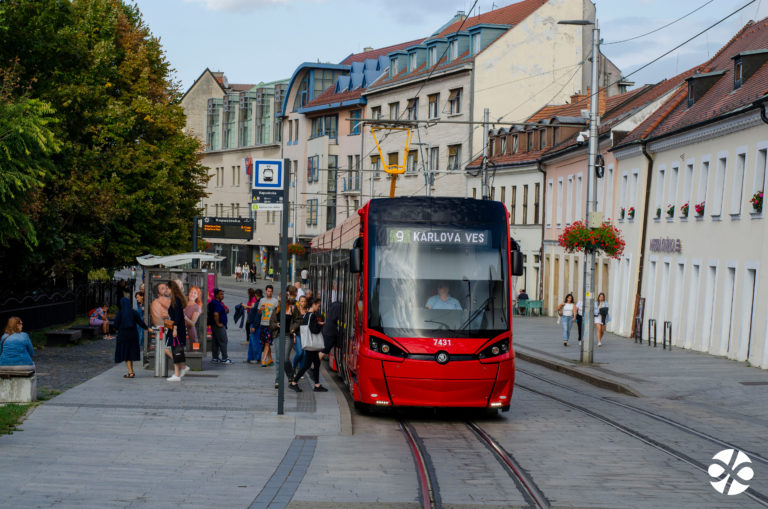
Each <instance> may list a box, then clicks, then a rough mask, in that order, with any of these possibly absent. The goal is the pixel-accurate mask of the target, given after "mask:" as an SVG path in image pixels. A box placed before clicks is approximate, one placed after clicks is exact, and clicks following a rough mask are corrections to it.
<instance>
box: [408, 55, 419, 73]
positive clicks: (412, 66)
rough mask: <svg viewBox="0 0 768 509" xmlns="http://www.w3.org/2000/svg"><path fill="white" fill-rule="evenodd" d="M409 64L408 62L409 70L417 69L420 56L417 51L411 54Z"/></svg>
mask: <svg viewBox="0 0 768 509" xmlns="http://www.w3.org/2000/svg"><path fill="white" fill-rule="evenodd" d="M408 57H409V64H408V70H409V71H411V72H413V70H414V69H416V66H417V62H418V57H417V56H416V53H415V52H414V53H411V54H410V55H409V56H408Z"/></svg>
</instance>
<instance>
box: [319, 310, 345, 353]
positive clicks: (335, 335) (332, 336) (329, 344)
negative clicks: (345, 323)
mask: <svg viewBox="0 0 768 509" xmlns="http://www.w3.org/2000/svg"><path fill="white" fill-rule="evenodd" d="M340 320H341V302H339V301H336V302H334V303H332V304H331V307H330V308H329V309H328V316H327V317H326V318H325V325H323V342H324V343H325V348H323V350H322V352H320V360H322V359H324V358H325V357H327V356H328V354H329V353H331V350H332V349H333V348H334V347H335V346H336V343H337V342H338V340H339V321H340Z"/></svg>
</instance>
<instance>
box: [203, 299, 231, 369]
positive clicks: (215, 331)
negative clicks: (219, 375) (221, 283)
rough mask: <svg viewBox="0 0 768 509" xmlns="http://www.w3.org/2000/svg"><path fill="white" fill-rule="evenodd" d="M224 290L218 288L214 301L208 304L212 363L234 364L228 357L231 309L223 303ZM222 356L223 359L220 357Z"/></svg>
mask: <svg viewBox="0 0 768 509" xmlns="http://www.w3.org/2000/svg"><path fill="white" fill-rule="evenodd" d="M223 300H224V290H222V289H220V288H216V289H215V290H214V291H213V300H212V301H211V302H209V303H208V325H209V326H210V327H211V336H212V338H211V356H212V358H211V362H214V363H219V362H220V363H222V364H232V360H231V359H230V358H229V356H228V355H227V313H229V309H227V306H225V305H224V303H223V302H222V301H223ZM219 355H221V357H219Z"/></svg>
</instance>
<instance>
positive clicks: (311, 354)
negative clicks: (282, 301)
mask: <svg viewBox="0 0 768 509" xmlns="http://www.w3.org/2000/svg"><path fill="white" fill-rule="evenodd" d="M308 302H311V303H312V304H311V305H310V307H309V311H308V312H307V314H305V315H304V318H303V319H302V322H301V325H308V326H309V331H310V332H311V333H312V334H320V333H321V332H322V331H323V325H324V322H322V321H321V320H320V303H321V301H320V298H319V297H316V298H314V299H312V300H308ZM302 364H303V365H302V366H301V367H300V368H299V369H298V370H297V371H294V373H293V376H292V377H291V378H290V383H289V384H288V388H289V389H291V390H292V391H294V392H301V388H300V387H299V380H301V377H302V376H303V375H304V373H306V372H307V371H308V370H309V369H310V368H311V369H312V371H310V374H311V375H312V378H313V379H314V381H315V387H314V389H313V390H314V391H315V392H327V391H328V389H326V388H325V387H323V386H322V384H320V352H319V351H317V350H304V362H303V363H302Z"/></svg>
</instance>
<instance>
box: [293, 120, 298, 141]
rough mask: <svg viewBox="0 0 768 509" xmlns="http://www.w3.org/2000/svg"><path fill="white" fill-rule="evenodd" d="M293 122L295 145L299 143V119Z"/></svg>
mask: <svg viewBox="0 0 768 509" xmlns="http://www.w3.org/2000/svg"><path fill="white" fill-rule="evenodd" d="M293 122H294V125H293V141H294V143H296V142H298V141H299V119H298V118H297V119H296V120H294V121H293Z"/></svg>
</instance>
